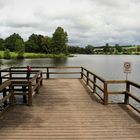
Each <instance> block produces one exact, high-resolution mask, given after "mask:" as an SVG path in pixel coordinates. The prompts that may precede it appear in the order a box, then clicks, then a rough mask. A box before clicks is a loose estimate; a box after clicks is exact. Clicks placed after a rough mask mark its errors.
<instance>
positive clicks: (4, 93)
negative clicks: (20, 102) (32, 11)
mask: <svg viewBox="0 0 140 140" xmlns="http://www.w3.org/2000/svg"><path fill="white" fill-rule="evenodd" d="M5 96H6V88H4V89H3V97H5ZM7 105H8V103H7V101H5V102H4V108H5V107H6V106H7Z"/></svg>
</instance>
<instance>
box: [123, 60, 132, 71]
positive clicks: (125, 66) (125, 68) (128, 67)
mask: <svg viewBox="0 0 140 140" xmlns="http://www.w3.org/2000/svg"><path fill="white" fill-rule="evenodd" d="M123 71H124V73H131V63H130V62H124V64H123Z"/></svg>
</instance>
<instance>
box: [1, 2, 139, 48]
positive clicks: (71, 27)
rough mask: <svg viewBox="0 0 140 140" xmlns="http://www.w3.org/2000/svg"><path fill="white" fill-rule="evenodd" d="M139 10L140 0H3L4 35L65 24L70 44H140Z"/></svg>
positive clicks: (51, 29)
mask: <svg viewBox="0 0 140 140" xmlns="http://www.w3.org/2000/svg"><path fill="white" fill-rule="evenodd" d="M139 13H140V1H139V0H121V1H116V0H107V1H105V0H94V1H93V0H59V1H58V0H10V1H8V0H0V15H1V16H0V37H7V36H8V35H10V34H11V33H13V32H17V33H19V34H20V35H21V36H22V37H23V38H24V39H25V40H26V39H27V38H28V37H29V35H31V34H32V33H38V34H43V35H49V36H51V35H52V33H53V32H54V31H55V29H56V28H57V27H58V26H62V27H63V28H64V29H65V31H67V32H68V36H69V44H70V45H80V46H85V45H87V44H92V45H95V46H98V45H104V44H105V43H110V44H116V43H119V44H135V43H137V44H140V38H139V36H140V26H139V25H140V18H139Z"/></svg>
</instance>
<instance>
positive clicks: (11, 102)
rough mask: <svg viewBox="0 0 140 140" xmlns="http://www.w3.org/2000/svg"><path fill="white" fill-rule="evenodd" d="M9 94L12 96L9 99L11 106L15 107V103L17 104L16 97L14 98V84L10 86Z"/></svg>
mask: <svg viewBox="0 0 140 140" xmlns="http://www.w3.org/2000/svg"><path fill="white" fill-rule="evenodd" d="M9 93H11V94H12V95H11V97H10V98H9V102H10V105H14V103H15V97H14V92H13V87H12V83H11V84H10V85H9Z"/></svg>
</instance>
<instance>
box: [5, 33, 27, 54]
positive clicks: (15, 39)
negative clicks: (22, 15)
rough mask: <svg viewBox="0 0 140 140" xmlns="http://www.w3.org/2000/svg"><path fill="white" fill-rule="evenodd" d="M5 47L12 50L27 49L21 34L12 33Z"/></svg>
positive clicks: (6, 40)
mask: <svg viewBox="0 0 140 140" xmlns="http://www.w3.org/2000/svg"><path fill="white" fill-rule="evenodd" d="M5 48H6V49H9V50H10V51H12V52H13V51H16V52H18V51H19V50H23V51H24V50H25V47H24V41H23V39H22V38H21V36H20V35H19V34H16V33H14V34H12V35H10V36H9V37H7V38H6V39H5Z"/></svg>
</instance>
